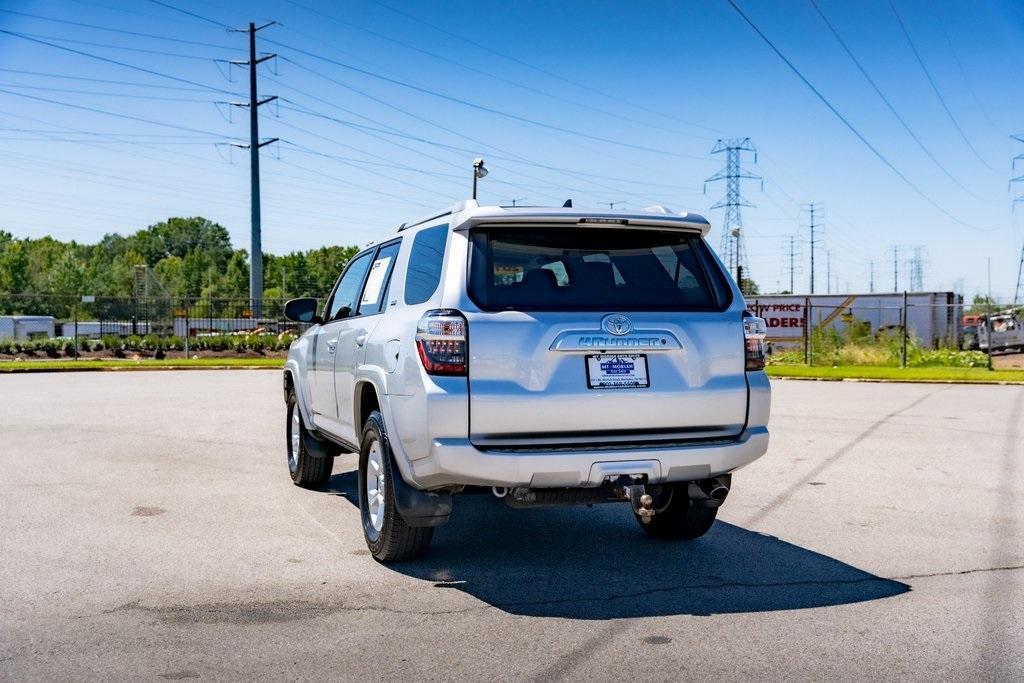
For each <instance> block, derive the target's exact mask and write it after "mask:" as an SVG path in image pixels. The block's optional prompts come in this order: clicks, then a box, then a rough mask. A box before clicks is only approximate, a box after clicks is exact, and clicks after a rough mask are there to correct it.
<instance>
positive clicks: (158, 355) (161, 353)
mask: <svg viewBox="0 0 1024 683" xmlns="http://www.w3.org/2000/svg"><path fill="white" fill-rule="evenodd" d="M153 357H154V358H156V359H157V360H163V359H164V358H167V354H166V353H164V350H163V349H157V350H156V353H154V354H153Z"/></svg>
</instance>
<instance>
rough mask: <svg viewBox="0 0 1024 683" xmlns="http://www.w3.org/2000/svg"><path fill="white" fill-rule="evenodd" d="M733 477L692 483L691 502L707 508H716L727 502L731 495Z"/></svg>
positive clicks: (690, 488)
mask: <svg viewBox="0 0 1024 683" xmlns="http://www.w3.org/2000/svg"><path fill="white" fill-rule="evenodd" d="M731 479H732V477H730V476H729V475H725V476H723V477H716V478H714V479H702V480H700V481H692V482H690V486H689V494H690V500H692V501H694V502H695V503H699V504H701V505H703V506H705V507H709V508H716V507H718V506H720V505H721V504H722V503H724V502H725V499H726V497H727V496H728V495H729V484H730V483H732V482H731Z"/></svg>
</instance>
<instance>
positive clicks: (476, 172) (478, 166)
mask: <svg viewBox="0 0 1024 683" xmlns="http://www.w3.org/2000/svg"><path fill="white" fill-rule="evenodd" d="M486 176H487V167H486V166H484V160H483V159H474V160H473V199H476V181H477V180H478V179H480V178H484V177H486Z"/></svg>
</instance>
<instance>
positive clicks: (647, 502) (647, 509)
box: [633, 486, 654, 524]
mask: <svg viewBox="0 0 1024 683" xmlns="http://www.w3.org/2000/svg"><path fill="white" fill-rule="evenodd" d="M638 488H639V489H640V490H641V491H642V490H643V488H644V487H643V486H640V487H638ZM639 502H640V505H639V507H638V506H637V505H636V503H634V504H633V508H634V509H635V510H636V514H637V517H639V518H640V521H641V522H643V523H644V524H650V523H651V518H652V517H654V507H653V506H654V499H653V498H651V494H649V493H643V494H641V495H640V501H639Z"/></svg>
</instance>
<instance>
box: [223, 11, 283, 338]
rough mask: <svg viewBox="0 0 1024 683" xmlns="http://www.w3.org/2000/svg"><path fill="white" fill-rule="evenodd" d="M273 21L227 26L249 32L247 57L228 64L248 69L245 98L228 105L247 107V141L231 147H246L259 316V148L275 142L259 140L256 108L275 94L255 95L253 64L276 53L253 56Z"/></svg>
mask: <svg viewBox="0 0 1024 683" xmlns="http://www.w3.org/2000/svg"><path fill="white" fill-rule="evenodd" d="M275 23H276V22H273V21H271V22H267V23H266V24H263V25H262V26H257V25H256V24H254V23H252V22H249V28H238V29H231V30H232V31H234V32H236V33H248V34H249V58H248V59H233V60H231V63H232V64H237V65H239V66H246V67H248V69H249V101H248V102H232V103H231V104H232V105H234V106H236V107H248V108H249V144H248V145H241V144H236V145H235V146H236V147H242V148H245V149H248V150H249V164H250V170H249V182H250V211H251V218H250V220H251V223H250V237H251V240H250V242H251V243H250V252H249V259H250V265H249V299H250V305H251V307H252V316H253V317H254V318H259V317H260V316H262V315H263V236H262V226H261V224H260V148H261V147H266V146H267V145H269V144H271V143H272V142H277V138H271V139H269V140H263V141H261V140H260V129H259V112H258V109H259V108H260V106H261V105H264V104H266V103H268V102H273V101H274V100H276V99H277V95H274V96H272V97H266V98H264V99H262V100H261V99H260V98H259V95H258V94H257V92H256V67H257V66H259V65H260V63H262V62H265V61H267V60H268V59H273V58H274V57H276V56H277V55H276V54H268V55H263V56H262V57H257V56H256V32H257V31H260V30H262V29H265V28H267V27H268V26H272V25H274V24H275Z"/></svg>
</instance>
